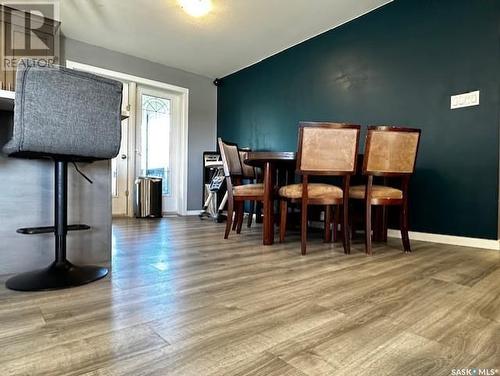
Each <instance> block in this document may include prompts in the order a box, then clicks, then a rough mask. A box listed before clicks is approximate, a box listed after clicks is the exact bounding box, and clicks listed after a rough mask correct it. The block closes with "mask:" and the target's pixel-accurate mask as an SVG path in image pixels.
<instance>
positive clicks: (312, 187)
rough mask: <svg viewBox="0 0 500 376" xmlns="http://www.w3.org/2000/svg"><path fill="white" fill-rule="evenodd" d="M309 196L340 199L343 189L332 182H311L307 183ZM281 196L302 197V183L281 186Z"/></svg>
mask: <svg viewBox="0 0 500 376" xmlns="http://www.w3.org/2000/svg"><path fill="white" fill-rule="evenodd" d="M307 188H308V189H307V195H308V198H313V199H316V198H320V199H328V198H331V199H339V198H342V196H343V194H342V189H341V188H339V187H337V186H335V185H331V184H322V183H309V184H308V185H307ZM279 194H280V196H281V197H286V198H292V199H297V198H301V197H302V184H291V185H285V186H284V187H281V188H280V190H279Z"/></svg>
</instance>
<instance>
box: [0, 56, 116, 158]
mask: <svg viewBox="0 0 500 376" xmlns="http://www.w3.org/2000/svg"><path fill="white" fill-rule="evenodd" d="M121 101H122V83H121V82H118V81H115V80H110V79H107V78H103V77H100V76H96V75H94V74H89V73H85V72H79V71H75V70H72V69H67V68H64V67H59V66H43V67H41V66H38V65H37V64H36V63H35V62H33V61H31V60H28V59H23V60H21V61H20V62H19V64H18V70H17V82H16V98H15V107H14V132H13V136H12V139H11V140H10V141H9V143H8V144H7V145H6V146H5V148H4V151H5V152H6V153H7V154H19V155H21V154H27V155H31V154H35V155H40V156H76V157H87V158H95V159H110V158H113V157H115V156H116V155H117V154H118V151H119V149H120V143H121V118H120V116H121Z"/></svg>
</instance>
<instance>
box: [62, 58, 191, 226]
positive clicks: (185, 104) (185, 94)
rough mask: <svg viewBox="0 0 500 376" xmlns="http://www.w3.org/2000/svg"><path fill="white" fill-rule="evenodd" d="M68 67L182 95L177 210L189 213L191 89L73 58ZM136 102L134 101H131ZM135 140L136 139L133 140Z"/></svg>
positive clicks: (130, 205)
mask: <svg viewBox="0 0 500 376" xmlns="http://www.w3.org/2000/svg"><path fill="white" fill-rule="evenodd" d="M66 67H68V68H71V69H77V70H81V71H85V72H90V73H94V74H97V75H101V76H106V77H110V78H114V79H117V80H120V81H125V82H132V83H136V84H138V85H144V86H150V87H152V88H157V89H161V90H168V91H171V92H174V93H177V94H178V95H179V96H180V100H181V104H180V110H181V114H180V122H179V127H180V129H179V138H180V144H179V169H180V171H179V172H178V173H179V175H178V176H179V177H180V179H178V184H179V185H180V186H179V189H178V197H177V208H178V209H177V210H178V214H179V215H188V210H187V182H188V169H187V167H188V124H189V122H188V115H189V113H188V112H189V89H187V88H183V87H180V86H175V85H171V84H167V83H164V82H160V81H154V80H150V79H147V78H143V77H138V76H133V75H130V74H126V73H121V72H116V71H113V70H109V69H103V68H99V67H95V66H93V65H88V64H82V63H78V62H76V61H72V60H66ZM131 99H132V100H135V98H131ZM131 103H134V102H131ZM130 122H131V123H133V124H132V127H133V129H134V130H135V129H136V124H135V123H136V119H135V117H131V118H130ZM131 142H132V141H131V140H129V155H133V158H132V159H133V160H132V161H130V165H131V166H130V165H129V172H132V173H131V174H129V192H130V193H131V194H129V197H128V200H129V202H128V213H127V214H128V216H130V217H131V216H133V200H134V195H133V194H132V192H133V191H134V190H133V185H132V186H131V185H130V181H132V184H133V180H134V176H135V172H136V164H137V162H136V155H135V154H136V152H137V149H136V146H135V144H134V145H131ZM133 142H135V140H134V141H133ZM130 151H135V153H130Z"/></svg>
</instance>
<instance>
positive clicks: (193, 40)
mask: <svg viewBox="0 0 500 376" xmlns="http://www.w3.org/2000/svg"><path fill="white" fill-rule="evenodd" d="M387 2H390V0H292V1H290V0H213V5H214V7H213V11H212V12H211V13H209V14H208V15H206V16H204V17H201V18H194V17H191V16H189V15H187V14H186V13H185V12H184V11H183V10H182V9H181V8H180V6H179V5H178V3H177V1H176V0H64V1H61V3H60V4H61V21H62V32H63V34H64V35H65V36H67V37H69V38H72V39H77V40H80V41H83V42H86V43H89V44H92V45H95V46H100V47H104V48H107V49H111V50H115V51H119V52H122V53H126V54H129V55H133V56H138V57H141V58H144V59H147V60H150V61H154V62H157V63H161V64H165V65H168V66H171V67H175V68H180V69H183V70H185V71H189V72H193V73H197V74H200V75H203V76H207V77H211V78H215V77H223V76H226V75H228V74H230V73H233V72H235V71H238V70H240V69H242V68H244V67H246V66H249V65H252V64H254V63H256V62H258V61H260V60H262V59H265V58H266V57H269V56H271V55H273V54H275V53H277V52H279V51H282V50H284V49H286V48H288V47H290V46H293V45H295V44H297V43H300V42H302V41H304V40H307V39H309V38H311V37H313V36H315V35H318V34H320V33H322V32H324V31H327V30H330V29H332V28H334V27H336V26H339V25H341V24H343V23H345V22H347V21H349V20H351V19H353V18H356V17H358V16H360V15H362V14H364V13H367V12H369V11H371V10H373V9H375V8H377V7H379V6H381V5H383V4H385V3H387Z"/></svg>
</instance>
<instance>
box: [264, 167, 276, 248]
mask: <svg viewBox="0 0 500 376" xmlns="http://www.w3.org/2000/svg"><path fill="white" fill-rule="evenodd" d="M273 187H274V171H273V168H272V164H271V162H266V164H265V166H264V224H263V244H264V245H272V244H273V243H274V198H273Z"/></svg>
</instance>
